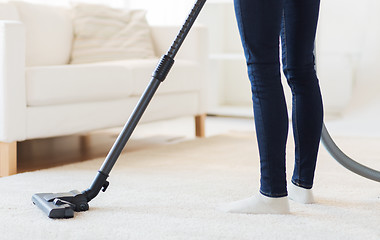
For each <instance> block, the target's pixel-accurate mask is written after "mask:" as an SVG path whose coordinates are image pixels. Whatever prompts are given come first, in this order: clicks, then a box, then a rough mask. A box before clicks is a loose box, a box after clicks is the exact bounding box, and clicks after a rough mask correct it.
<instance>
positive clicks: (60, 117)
mask: <svg viewBox="0 0 380 240" xmlns="http://www.w3.org/2000/svg"><path fill="white" fill-rule="evenodd" d="M45 7H46V6H43V5H40V6H39V5H32V8H31V9H32V10H33V11H37V14H36V13H25V9H23V11H22V12H21V11H20V9H19V8H18V7H17V5H14V4H13V3H11V2H10V3H0V54H1V58H0V176H7V175H10V174H14V173H16V172H17V157H16V151H17V150H16V148H17V142H19V141H24V140H27V139H37V138H48V137H54V136H63V135H70V134H78V133H84V134H85V133H87V132H90V131H93V130H99V129H105V128H111V127H118V126H123V125H124V124H125V122H126V120H127V119H128V117H129V116H130V114H131V112H132V111H133V109H134V107H135V105H136V103H137V101H138V99H139V98H140V96H141V94H142V93H143V91H144V90H145V87H146V86H147V85H148V82H149V81H150V78H151V77H150V76H151V73H152V71H153V70H154V68H155V66H156V64H157V62H158V59H159V57H160V56H161V55H162V54H164V53H165V52H166V51H167V49H168V48H169V46H170V44H171V43H172V41H173V40H174V37H175V35H176V34H177V33H178V30H179V27H178V26H175V27H174V26H173V27H170V26H152V27H151V35H152V39H153V43H154V49H155V52H156V55H157V58H155V59H129V60H119V61H108V62H97V63H87V64H74V65H72V64H68V60H66V62H63V63H62V64H56V63H55V62H54V61H53V60H52V61H53V63H51V62H49V61H50V60H51V59H50V56H49V53H50V51H55V50H57V48H58V52H59V51H60V52H61V53H62V54H65V55H68V56H69V55H70V51H71V46H70V45H69V46H63V45H64V44H62V42H59V41H47V40H46V39H49V38H51V37H52V38H54V37H55V36H52V35H54V34H62V31H63V32H65V31H66V34H67V37H68V38H69V39H72V35H73V32H72V31H67V29H62V28H60V27H59V26H54V27H57V28H58V31H59V32H57V31H54V30H55V29H49V30H46V29H45V30H44V29H39V28H36V29H34V28H33V27H30V24H29V22H25V19H29V20H30V19H31V16H36V17H37V18H38V17H40V19H37V20H35V21H40V20H41V15H43V14H44V12H43V11H47V10H46V9H49V8H45ZM64 11H67V12H69V11H70V9H66V8H65V10H64ZM23 14H29V16H28V17H26V18H25V17H23ZM50 15H51V16H53V17H52V18H54V14H50ZM57 17H58V16H57ZM60 17H61V18H60V19H56V20H57V22H62V21H67V22H66V23H64V24H66V26H69V24H71V22H70V21H71V18H70V17H67V18H62V16H60ZM32 20H33V21H34V19H33V18H32ZM30 21H31V20H30ZM45 21H47V22H53V23H54V20H53V19H45ZM33 24H34V25H36V24H35V23H32V24H31V25H32V26H33ZM69 29H70V28H69ZM70 34H71V35H70ZM40 35H41V36H40ZM28 38H34V39H33V40H30V39H28ZM36 38H37V40H36ZM38 39H39V40H38ZM58 40H62V38H60V39H58ZM31 41H32V42H31ZM33 41H34V42H33ZM57 42H58V43H57ZM70 43H71V42H70ZM206 43H207V30H206V29H205V28H204V27H200V26H196V27H194V28H193V29H192V30H191V32H190V34H189V36H188V38H187V39H186V41H185V42H184V44H183V46H182V48H181V50H180V51H179V53H178V55H177V57H176V62H175V64H174V66H173V68H172V70H171V72H170V73H169V75H168V77H167V79H166V80H165V81H164V82H163V83H162V84H161V86H160V88H159V89H158V91H157V93H156V95H155V97H154V98H153V100H152V102H151V104H150V105H149V107H148V109H147V110H146V113H145V114H144V116H143V118H142V119H141V122H148V121H154V120H162V119H168V118H174V117H181V116H195V119H196V121H195V122H196V130H197V136H203V135H204V116H205V112H206V109H205V106H206V104H205V102H204V101H205V100H204V99H205V97H204V92H205V89H204V88H205V84H204V83H205V80H204V79H203V78H204V76H205V74H204V72H205V70H206V63H207V44H206ZM33 44H34V45H33ZM57 44H59V45H57ZM45 55H46V56H45ZM63 58H65V57H64V56H63ZM66 58H67V57H66ZM33 61H34V62H33ZM30 62H32V64H30Z"/></svg>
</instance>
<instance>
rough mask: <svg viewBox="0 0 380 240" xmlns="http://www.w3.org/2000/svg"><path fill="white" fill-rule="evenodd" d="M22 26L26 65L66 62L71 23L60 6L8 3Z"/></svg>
mask: <svg viewBox="0 0 380 240" xmlns="http://www.w3.org/2000/svg"><path fill="white" fill-rule="evenodd" d="M12 3H13V4H15V5H16V7H17V9H18V12H19V16H20V20H21V21H22V22H23V23H24V24H25V28H26V65H27V66H42V65H60V64H66V63H68V61H69V57H70V52H71V44H72V38H73V30H72V22H71V19H70V16H69V14H68V10H67V9H65V8H63V7H56V6H49V5H38V4H31V3H26V2H17V1H15V2H12Z"/></svg>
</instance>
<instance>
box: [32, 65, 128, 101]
mask: <svg viewBox="0 0 380 240" xmlns="http://www.w3.org/2000/svg"><path fill="white" fill-rule="evenodd" d="M131 86H132V79H131V77H130V72H129V71H128V69H126V68H125V67H123V66H113V65H102V64H98V65H94V64H80V65H61V66H44V67H29V68H27V69H26V89H27V90H26V92H27V105H28V106H45V105H55V104H71V103H79V102H92V101H106V100H112V99H118V98H127V97H128V96H129V95H130V94H131V92H132V87H131Z"/></svg>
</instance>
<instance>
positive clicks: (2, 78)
mask: <svg viewBox="0 0 380 240" xmlns="http://www.w3.org/2000/svg"><path fill="white" fill-rule="evenodd" d="M25 95H26V92H25V28H24V25H23V24H22V23H21V22H18V21H8V20H7V21H0V141H2V142H13V141H21V140H25V138H26V96H25Z"/></svg>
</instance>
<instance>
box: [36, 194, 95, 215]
mask: <svg viewBox="0 0 380 240" xmlns="http://www.w3.org/2000/svg"><path fill="white" fill-rule="evenodd" d="M32 201H33V203H34V204H35V205H36V206H37V207H39V208H40V209H41V210H42V211H43V212H44V213H45V214H46V215H48V217H49V218H72V217H74V211H76V212H79V211H87V210H88V209H89V206H88V202H87V198H86V197H85V196H84V195H83V194H82V193H80V192H79V191H77V190H73V191H70V192H67V193H37V194H34V195H33V196H32Z"/></svg>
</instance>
